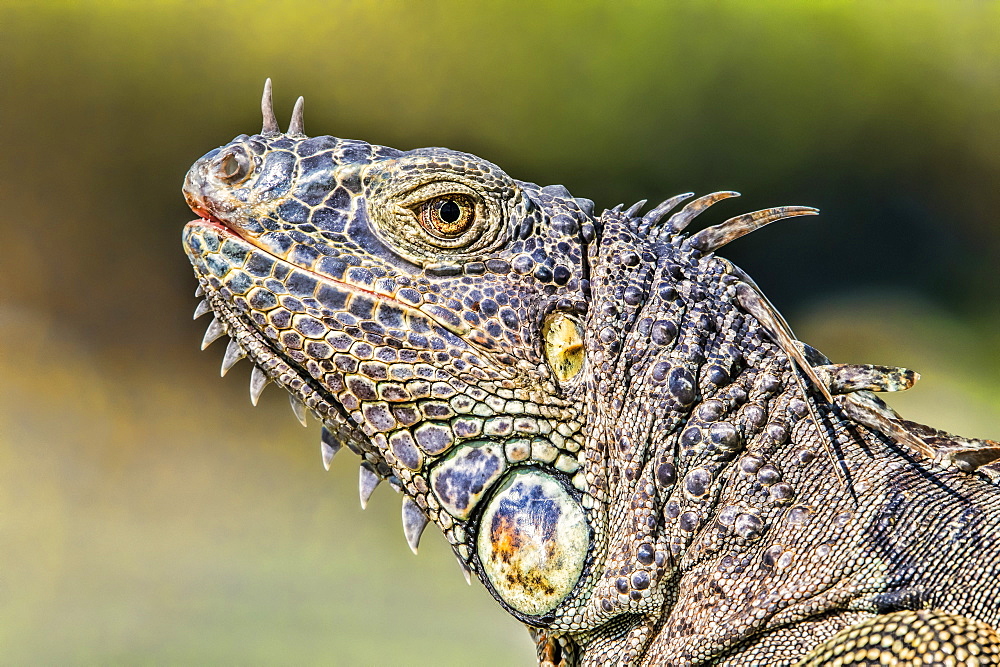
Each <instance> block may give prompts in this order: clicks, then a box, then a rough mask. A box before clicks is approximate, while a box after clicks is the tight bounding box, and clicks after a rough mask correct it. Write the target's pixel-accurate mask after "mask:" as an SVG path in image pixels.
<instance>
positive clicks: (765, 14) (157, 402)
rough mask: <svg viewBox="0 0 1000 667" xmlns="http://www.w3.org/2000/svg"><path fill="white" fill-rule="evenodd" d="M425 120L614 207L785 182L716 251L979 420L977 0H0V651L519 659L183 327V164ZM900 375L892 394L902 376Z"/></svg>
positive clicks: (424, 131) (804, 330)
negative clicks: (301, 112) (275, 130)
mask: <svg viewBox="0 0 1000 667" xmlns="http://www.w3.org/2000/svg"><path fill="white" fill-rule="evenodd" d="M267 76H270V77H272V78H273V79H274V81H275V94H276V107H277V110H278V115H279V118H281V119H283V120H282V122H285V120H286V119H287V117H288V114H289V112H290V110H291V105H292V102H293V101H294V99H295V96H297V95H300V94H302V95H305V97H306V101H307V104H306V128H307V130H308V131H309V132H310V133H312V134H335V135H338V136H345V137H352V138H363V139H366V140H368V141H371V142H374V143H382V144H387V145H391V146H395V147H398V148H404V149H408V148H414V147H419V146H424V145H445V146H449V147H451V148H456V149H461V150H466V151H470V152H474V153H477V154H480V155H483V156H484V157H487V158H489V159H491V160H493V161H494V162H496V163H498V164H500V165H501V166H502V167H503V168H505V169H506V170H507V171H508V172H509V173H510V174H512V175H514V176H515V177H517V178H521V179H524V180H533V181H537V182H540V183H542V184H547V183H563V184H565V185H567V186H568V187H569V188H570V190H571V191H572V192H574V193H575V194H577V195H578V196H586V197H590V198H593V199H595V200H596V201H597V203H598V205H599V206H611V205H614V204H616V203H618V202H620V201H625V202H631V201H634V200H636V199H639V198H649V199H651V200H653V201H657V200H659V199H662V198H665V197H667V196H669V195H672V194H675V193H677V192H681V191H687V190H693V191H696V192H699V193H704V192H706V191H709V190H712V189H736V190H739V191H742V192H743V193H744V197H743V199H742V200H740V201H737V202H727V203H724V204H720V205H719V206H718V209H719V210H718V212H716V211H715V210H714V209H713V212H712V213H710V214H706V216H705V220H706V222H707V221H709V220H711V221H714V222H718V221H719V220H721V219H723V216H726V217H728V216H729V215H733V214H736V213H739V212H743V211H746V210H751V209H752V208H758V207H763V206H771V205H779V204H808V205H814V206H818V207H820V208H821V209H822V210H823V215H822V216H820V217H819V218H807V219H797V220H794V221H789V222H783V223H779V224H778V225H774V226H772V227H769V228H768V229H766V230H764V231H761V232H758V233H756V234H754V235H752V236H751V237H748V238H746V239H744V240H741V241H739V242H738V243H735V244H734V245H733V246H731V247H730V248H727V249H726V252H725V254H726V255H727V256H728V257H730V258H732V259H733V260H734V261H735V262H736V263H738V264H740V265H741V266H743V267H744V268H745V269H747V271H748V272H749V273H750V274H751V275H753V276H754V277H755V278H756V279H757V280H758V282H759V283H760V284H761V286H762V288H763V289H764V290H765V292H766V293H768V294H769V295H770V296H771V298H772V300H773V301H774V302H775V303H776V304H777V306H778V307H779V308H780V309H782V310H783V311H784V312H785V314H786V315H787V316H788V318H789V319H790V321H791V323H792V325H793V327H794V328H795V329H796V332H797V333H798V334H799V336H800V337H801V338H803V339H805V340H807V341H809V342H811V343H813V344H815V345H816V346H817V347H819V348H820V349H822V350H824V351H825V352H826V353H827V354H828V355H829V356H830V357H832V358H833V359H834V360H837V361H853V362H871V363H887V364H898V365H904V366H908V367H912V368H914V369H916V370H918V371H920V372H922V374H923V378H924V379H923V381H922V382H921V383H920V384H919V385H918V386H917V387H916V388H915V389H913V390H912V391H911V392H909V393H908V394H907V395H902V396H900V397H898V399H895V400H894V401H893V402H894V405H896V406H897V408H899V409H900V410H902V411H904V412H905V414H906V415H907V416H908V417H911V418H914V419H918V420H922V421H926V422H929V423H931V424H934V425H936V426H939V427H943V428H948V429H951V430H955V431H958V432H961V433H963V434H966V435H975V436H980V437H989V436H993V437H994V438H996V437H997V436H1000V333H998V332H1000V288H998V278H997V258H998V257H1000V225H998V224H997V219H996V216H997V214H996V212H997V211H998V210H1000V187H998V185H1000V6H998V4H997V3H996V2H915V1H913V0H908V1H907V2H869V3H859V2H833V1H818V2H811V3H802V2H798V1H797V0H796V1H791V0H786V1H779V2H765V3H748V2H744V1H742V0H718V1H709V2H640V1H633V2H617V3H595V2H562V3H559V2H538V1H534V2H523V3H493V4H488V5H487V4H480V3H472V2H457V1H456V2H412V3H406V4H403V3H389V2H385V3H375V2H330V3H313V2H282V1H272V2H215V3H185V2H176V1H172V2H162V1H149V2H143V3H131V2H31V3H19V2H0V130H2V132H3V138H4V142H3V147H2V150H0V204H2V206H0V248H2V250H3V252H2V255H0V285H2V286H3V287H2V289H0V378H2V381H0V647H2V652H3V657H2V658H0V661H2V662H4V663H10V664H25V663H37V664H43V663H45V664H71V663H77V664H78V663H84V664H88V663H89V664H95V663H173V664H178V663H202V664H206V663H214V664H235V663H241V664H310V663H330V664H348V665H353V664H381V665H392V664H470V663H479V664H518V663H520V664H528V663H529V662H530V661H531V660H532V648H531V645H530V642H529V640H528V637H527V633H526V632H525V631H524V630H523V629H522V628H521V627H520V625H519V624H517V623H516V622H514V621H513V620H511V619H509V618H508V617H507V616H506V615H505V614H504V613H503V612H501V611H500V610H499V608H498V607H496V606H495V605H494V604H493V602H492V601H491V599H490V598H489V596H488V595H487V594H486V593H485V591H484V590H483V589H482V588H481V586H479V585H478V584H476V585H474V586H473V587H472V588H468V587H466V586H465V583H464V581H463V580H462V577H461V574H460V573H459V570H458V567H457V566H456V565H455V562H454V559H453V557H452V556H451V553H450V551H449V550H448V549H447V547H446V545H445V543H444V540H443V538H442V537H441V536H440V535H438V534H436V533H435V531H428V534H427V535H426V536H425V538H424V544H423V546H422V549H421V555H420V557H419V558H414V557H412V555H411V554H410V553H409V551H408V549H407V548H406V544H405V541H404V539H403V536H402V531H401V529H400V527H399V504H398V502H399V501H398V497H396V496H395V494H393V493H392V492H391V491H389V490H386V489H380V490H379V491H378V492H376V496H375V498H374V499H373V502H372V506H371V507H370V508H369V510H368V512H367V513H365V515H362V514H361V511H360V509H359V508H358V502H357V492H356V483H355V479H356V474H357V472H356V466H355V461H353V460H351V459H352V455H350V454H349V453H342V454H340V456H339V457H338V459H336V460H335V463H334V466H333V470H332V471H331V472H330V473H325V472H324V471H323V469H322V466H321V464H320V456H319V447H318V442H317V441H318V439H319V432H318V426H316V425H313V426H312V427H310V429H309V430H308V431H307V430H305V429H302V428H301V427H299V426H298V425H297V423H296V422H295V420H294V418H293V417H292V415H291V412H290V411H289V410H288V407H287V401H286V399H285V396H284V392H279V391H274V390H273V389H272V390H269V391H268V392H265V395H264V398H263V400H262V405H261V407H258V408H257V409H251V407H250V405H249V401H248V399H247V388H246V386H247V377H248V374H249V365H247V364H242V365H241V366H239V367H237V368H236V369H234V370H233V371H232V372H231V374H230V376H229V377H227V378H226V379H225V380H220V379H219V378H218V377H217V373H218V370H217V369H218V364H219V361H220V359H221V356H222V348H223V346H222V345H221V344H218V343H217V344H216V346H217V347H213V348H210V350H209V351H208V352H207V353H199V352H198V351H197V350H198V343H199V341H200V339H201V332H202V331H203V330H204V326H205V324H206V322H205V321H204V320H201V321H199V322H191V320H190V316H189V314H190V312H191V311H192V309H193V308H194V306H195V304H196V301H195V299H194V298H193V297H192V296H191V294H192V291H193V289H194V286H195V283H194V280H193V278H192V275H191V271H190V268H189V267H188V264H187V262H186V260H185V258H184V256H183V254H182V252H181V248H180V231H181V227H182V225H183V223H184V222H185V221H186V220H188V219H190V218H191V217H192V215H191V213H190V212H188V211H187V209H186V207H185V205H184V203H183V199H182V197H181V195H180V185H181V180H182V177H183V175H184V172H185V171H186V169H187V167H188V166H189V164H190V163H191V162H192V161H194V159H196V158H197V157H198V156H200V155H202V154H203V153H205V152H206V151H208V150H209V149H211V148H213V147H215V146H217V145H219V144H222V143H225V142H227V141H228V140H229V139H230V138H231V137H232V136H234V135H236V134H239V133H242V132H251V133H252V132H254V131H256V130H257V129H258V128H259V127H260V116H259V111H258V100H259V95H260V89H261V85H262V83H263V80H264V78H265V77H267ZM894 398H895V397H894Z"/></svg>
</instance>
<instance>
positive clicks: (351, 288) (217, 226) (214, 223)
mask: <svg viewBox="0 0 1000 667" xmlns="http://www.w3.org/2000/svg"><path fill="white" fill-rule="evenodd" d="M187 225H188V226H198V225H200V226H202V227H211V228H212V229H214V230H216V231H220V232H222V233H223V235H225V236H228V237H230V238H232V239H235V240H238V241H243V242H244V243H246V244H247V245H249V246H251V247H253V248H254V249H255V250H257V251H258V252H262V253H264V254H265V255H267V256H268V257H271V258H273V259H274V260H275V261H277V262H283V263H284V264H287V265H288V266H290V267H292V268H293V269H295V270H297V271H302V272H303V273H308V274H309V275H311V276H313V277H315V278H317V279H318V280H323V281H327V282H330V283H333V284H334V285H338V286H340V287H343V288H344V289H345V290H347V291H348V292H354V293H360V294H367V295H369V296H372V297H374V298H375V299H377V300H378V301H381V302H387V303H390V304H392V305H394V306H397V307H398V308H399V309H400V310H404V311H410V312H413V311H416V312H418V313H420V314H421V315H422V316H424V317H426V318H428V319H429V320H431V321H433V322H435V323H436V324H437V325H438V326H440V327H442V328H443V329H444V330H445V331H450V329H448V327H447V326H445V325H444V324H443V323H441V322H438V320H437V318H435V317H434V316H432V315H430V314H429V313H426V312H424V311H423V310H421V309H420V308H417V307H415V306H412V305H410V304H408V303H403V302H402V301H397V300H396V299H394V298H392V297H391V296H387V295H385V294H379V293H378V292H372V291H371V290H366V289H364V288H363V287H357V286H355V285H351V284H348V283H344V282H341V281H339V280H336V279H334V278H331V277H330V276H324V275H322V274H320V273H316V272H315V271H313V270H312V269H306V268H303V267H301V266H297V265H295V264H292V263H291V262H289V261H288V260H286V259H282V258H281V257H278V256H277V255H273V254H271V253H269V252H268V251H267V250H264V249H263V248H261V247H260V246H258V245H257V244H256V243H253V242H251V241H249V240H247V239H245V238H243V237H242V236H240V235H239V234H237V233H236V232H234V231H233V230H232V229H230V228H229V227H227V226H226V225H224V224H223V223H221V222H219V221H218V220H213V219H211V218H198V219H197V220H192V221H191V222H189V223H187Z"/></svg>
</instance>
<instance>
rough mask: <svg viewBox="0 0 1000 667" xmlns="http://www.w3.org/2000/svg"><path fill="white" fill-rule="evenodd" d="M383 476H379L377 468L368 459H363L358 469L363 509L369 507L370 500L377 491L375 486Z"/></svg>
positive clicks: (359, 494) (359, 492)
mask: <svg viewBox="0 0 1000 667" xmlns="http://www.w3.org/2000/svg"><path fill="white" fill-rule="evenodd" d="M381 481H382V478H381V477H379V475H378V473H377V472H375V469H374V468H372V465H371V464H370V463H368V461H362V462H361V467H360V468H359V469H358V496H359V497H360V498H361V509H365V508H366V507H368V500H369V499H370V498H371V497H372V494H373V493H375V487H376V486H378V485H379V483H380V482H381Z"/></svg>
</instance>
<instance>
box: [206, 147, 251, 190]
mask: <svg viewBox="0 0 1000 667" xmlns="http://www.w3.org/2000/svg"><path fill="white" fill-rule="evenodd" d="M212 166H213V167H214V168H215V175H216V176H217V177H218V178H219V179H221V180H223V181H226V182H227V183H239V182H241V181H244V180H246V178H247V177H248V176H249V175H250V171H251V166H252V163H251V162H250V158H249V156H248V155H247V154H246V151H245V150H244V149H243V148H242V147H241V146H233V147H232V148H230V149H229V150H228V151H226V152H225V153H224V154H223V155H222V156H221V157H220V158H218V159H217V160H216V161H215V162H214V163H213V165H212Z"/></svg>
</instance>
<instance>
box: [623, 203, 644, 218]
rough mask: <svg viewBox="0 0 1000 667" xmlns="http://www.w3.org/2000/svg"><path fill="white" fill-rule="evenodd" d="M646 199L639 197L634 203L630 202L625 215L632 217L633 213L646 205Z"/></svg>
mask: <svg viewBox="0 0 1000 667" xmlns="http://www.w3.org/2000/svg"><path fill="white" fill-rule="evenodd" d="M647 201H648V200H646V199H640V200H639V201H637V202H636V203H634V204H632V205H631V206H629V207H628V209H627V210H626V211H625V215H626V216H628V217H630V218H634V217H635V214H636V213H638V212H639V211H640V210H642V207H643V206H645V205H646V202H647Z"/></svg>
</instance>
